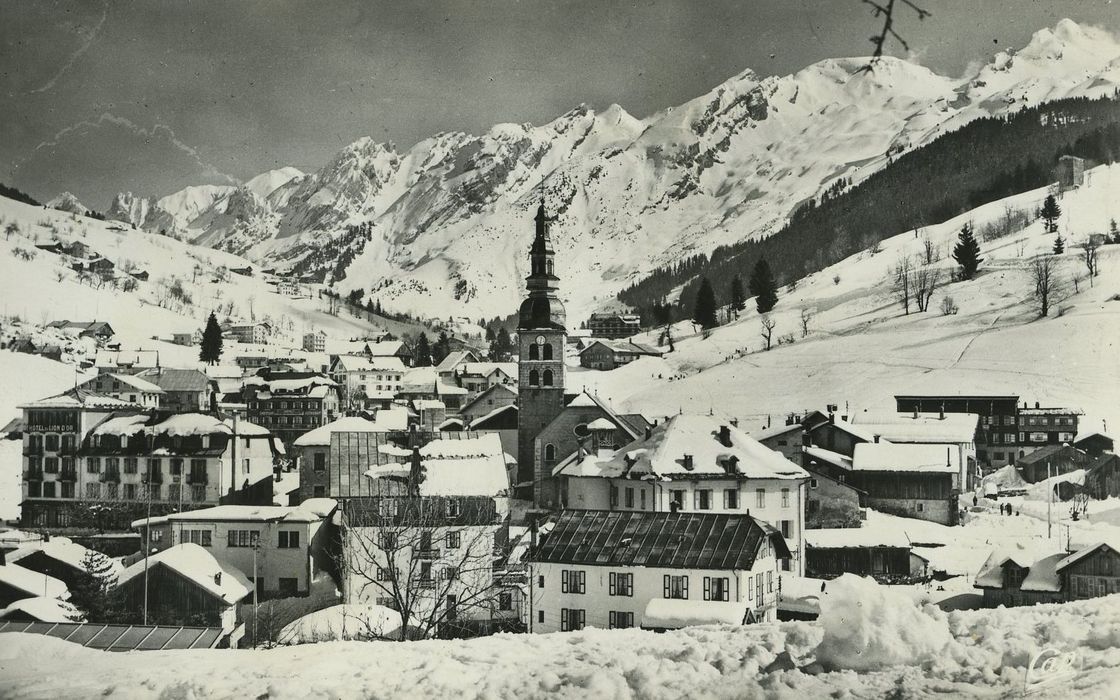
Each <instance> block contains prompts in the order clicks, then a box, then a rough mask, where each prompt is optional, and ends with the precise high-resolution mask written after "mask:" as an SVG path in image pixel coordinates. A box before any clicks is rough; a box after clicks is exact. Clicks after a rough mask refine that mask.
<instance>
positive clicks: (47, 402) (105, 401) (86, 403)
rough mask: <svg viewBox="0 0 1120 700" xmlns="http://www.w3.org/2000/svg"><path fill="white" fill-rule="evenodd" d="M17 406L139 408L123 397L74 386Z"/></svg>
mask: <svg viewBox="0 0 1120 700" xmlns="http://www.w3.org/2000/svg"><path fill="white" fill-rule="evenodd" d="M19 408H90V409H97V408H103V409H110V410H114V409H122V408H140V406H139V405H137V404H134V403H132V402H131V401H125V400H124V399H115V398H113V397H112V396H105V395H104V394H95V393H94V392H92V391H88V390H86V389H79V388H74V389H70V390H69V391H64V392H62V393H61V394H55V395H54V396H48V397H47V398H45V399H39V400H38V401H31V402H29V403H25V404H20V405H19Z"/></svg>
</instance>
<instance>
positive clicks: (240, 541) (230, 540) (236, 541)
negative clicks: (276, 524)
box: [226, 530, 261, 547]
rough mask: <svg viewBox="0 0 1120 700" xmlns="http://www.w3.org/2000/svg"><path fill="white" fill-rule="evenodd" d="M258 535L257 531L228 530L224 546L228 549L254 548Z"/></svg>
mask: <svg viewBox="0 0 1120 700" xmlns="http://www.w3.org/2000/svg"><path fill="white" fill-rule="evenodd" d="M260 534H261V533H260V531H259V530H230V531H229V533H228V536H227V542H226V545H227V546H229V547H256V546H257V541H258V539H259V538H260Z"/></svg>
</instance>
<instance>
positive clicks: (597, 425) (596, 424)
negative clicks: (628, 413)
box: [587, 418, 618, 430]
mask: <svg viewBox="0 0 1120 700" xmlns="http://www.w3.org/2000/svg"><path fill="white" fill-rule="evenodd" d="M617 428H618V426H616V425H615V424H614V423H612V422H611V421H609V420H607V419H606V418H596V419H595V420H593V421H591V422H590V423H588V424H587V429H588V430H616V429H617Z"/></svg>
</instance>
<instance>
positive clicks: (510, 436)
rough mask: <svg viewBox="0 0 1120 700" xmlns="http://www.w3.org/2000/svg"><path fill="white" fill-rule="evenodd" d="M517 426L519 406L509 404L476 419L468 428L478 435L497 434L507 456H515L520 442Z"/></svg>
mask: <svg viewBox="0 0 1120 700" xmlns="http://www.w3.org/2000/svg"><path fill="white" fill-rule="evenodd" d="M517 425H518V423H517V405H516V404H507V405H505V406H499V407H498V408H495V409H494V410H493V411H491V412H489V413H487V414H485V415H482V416H479V417H478V418H475V419H474V420H472V421H471V422H470V423H468V424H467V425H466V428H467V430H470V431H472V432H477V433H497V434H498V438H499V439H500V440H501V441H502V449H503V450H505V452H506V454H508V455H515V454H517V447H518V440H519V438H518V434H517Z"/></svg>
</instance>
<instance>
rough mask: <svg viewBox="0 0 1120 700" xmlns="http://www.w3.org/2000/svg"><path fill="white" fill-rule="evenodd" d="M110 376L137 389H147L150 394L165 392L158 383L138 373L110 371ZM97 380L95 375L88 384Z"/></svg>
mask: <svg viewBox="0 0 1120 700" xmlns="http://www.w3.org/2000/svg"><path fill="white" fill-rule="evenodd" d="M108 376H110V377H112V378H113V379H115V380H117V381H118V382H120V383H121V384H127V385H129V386H131V387H133V388H134V389H136V390H137V391H146V392H148V393H149V394H162V393H163V389H161V388H160V386H159V385H158V384H155V383H153V382H150V381H148V380H147V379H145V378H143V377H141V376H139V375H137V374H120V373H118V372H110V373H108ZM96 381H97V377H94V378H92V379H90V380H89V381H87V382H86V384H92V383H94V382H96Z"/></svg>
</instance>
